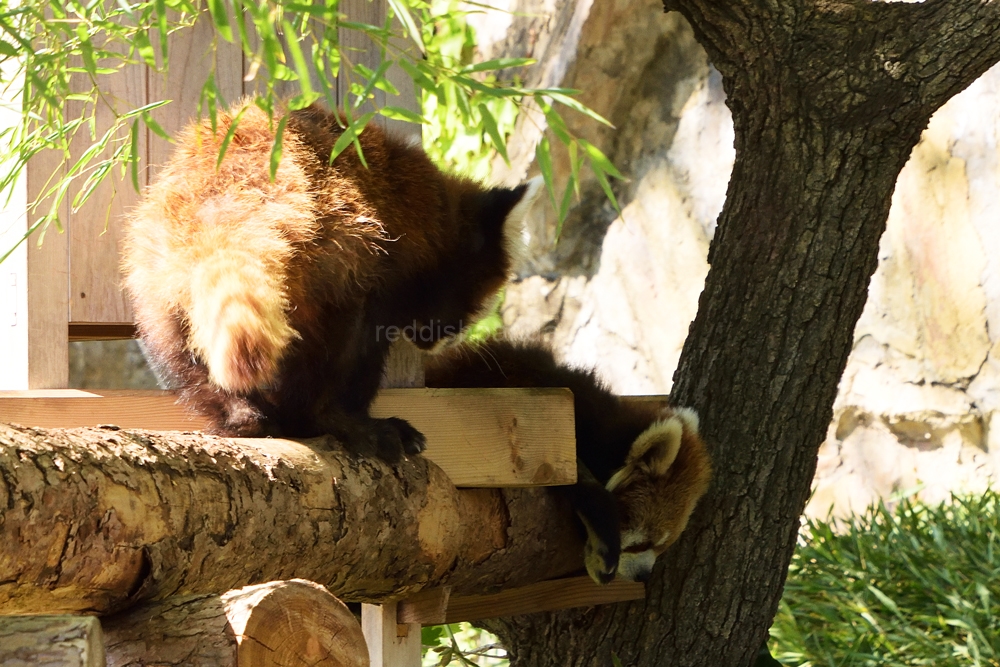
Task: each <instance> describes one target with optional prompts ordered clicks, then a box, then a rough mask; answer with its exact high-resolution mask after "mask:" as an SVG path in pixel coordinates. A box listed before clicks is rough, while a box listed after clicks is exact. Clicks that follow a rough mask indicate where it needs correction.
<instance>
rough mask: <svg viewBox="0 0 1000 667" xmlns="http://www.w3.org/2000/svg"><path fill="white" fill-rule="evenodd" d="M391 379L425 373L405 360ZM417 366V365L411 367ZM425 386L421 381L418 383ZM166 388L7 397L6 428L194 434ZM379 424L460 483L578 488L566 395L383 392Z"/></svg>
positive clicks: (2, 406) (377, 407) (197, 424)
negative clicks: (397, 429) (416, 432)
mask: <svg viewBox="0 0 1000 667" xmlns="http://www.w3.org/2000/svg"><path fill="white" fill-rule="evenodd" d="M390 361H398V362H399V363H396V364H393V365H392V366H390V367H389V368H390V371H391V377H390V378H387V379H388V380H390V381H394V382H399V383H402V382H404V380H403V379H401V376H402V377H405V376H408V375H412V374H413V373H415V372H416V370H415V368H418V367H419V366H417V362H419V357H417V360H416V361H413V360H412V359H408V358H407V357H406V356H405V354H403V353H400V354H398V355H396V356H395V357H393V358H392V359H390ZM407 362H409V363H407ZM418 381H420V380H419V378H418V379H417V380H414V382H418ZM176 400H177V397H176V395H175V394H173V393H171V392H167V391H137V390H118V391H115V390H101V391H81V390H78V389H53V390H44V391H2V392H0V422H13V423H17V424H27V425H31V426H41V427H45V428H76V427H79V426H98V425H101V424H114V425H116V426H118V427H120V428H136V429H140V428H141V429H150V430H157V431H195V430H199V429H202V428H204V426H205V422H204V420H203V419H201V418H200V417H198V416H196V415H192V414H191V413H189V412H188V411H186V410H185V409H184V408H183V407H182V406H180V405H178V404H177V403H176ZM371 413H372V415H373V416H375V417H402V418H404V419H406V420H408V421H409V422H410V423H411V424H413V425H414V426H415V427H417V428H418V429H420V431H421V432H423V434H424V435H425V436H427V451H426V452H425V453H424V455H425V456H426V457H427V458H429V459H430V460H432V461H434V462H435V463H437V464H438V465H439V466H441V468H442V469H443V470H444V471H445V472H446V473H447V474H448V476H449V477H450V478H451V480H452V482H453V483H454V484H455V485H456V486H467V487H490V488H493V487H500V486H537V485H545V486H555V485H558V484H572V483H573V482H575V481H576V437H575V432H574V427H573V394H572V393H570V391H569V390H568V389H383V390H382V391H381V392H380V393H379V395H378V397H376V399H375V403H374V405H372V409H371Z"/></svg>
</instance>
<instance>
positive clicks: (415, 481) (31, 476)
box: [0, 424, 583, 615]
mask: <svg viewBox="0 0 1000 667" xmlns="http://www.w3.org/2000/svg"><path fill="white" fill-rule="evenodd" d="M0 535H2V536H3V540H4V546H3V548H2V549H0V608H2V609H3V610H4V613H7V614H18V613H44V614H51V613H60V612H94V613H97V614H102V615H103V614H108V613H111V612H114V611H118V610H121V609H126V608H128V607H130V606H133V605H135V604H136V603H138V602H140V601H143V600H162V599H165V598H168V597H170V596H173V595H186V594H197V593H224V592H225V591H228V590H231V589H234V588H239V587H241V586H245V585H248V584H254V583H261V582H266V581H273V580H278V579H290V578H293V577H300V578H305V579H309V580H311V581H315V582H317V583H320V584H322V585H325V586H326V587H327V588H328V589H329V590H330V592H331V593H333V594H334V595H336V596H338V597H340V598H342V599H344V600H348V601H352V600H353V601H364V602H380V601H382V600H385V599H387V598H398V597H403V596H405V595H406V594H407V593H411V592H415V591H417V590H420V589H422V588H424V587H429V586H435V585H450V586H451V587H452V590H453V591H458V592H464V593H470V594H471V593H483V592H487V591H489V590H495V589H500V588H506V587H513V586H518V585H523V584H527V583H533V582H535V581H539V580H541V579H546V578H550V577H552V576H558V575H559V574H564V573H567V572H569V571H573V570H575V569H577V568H580V567H582V560H583V557H582V545H581V544H580V542H579V536H578V535H577V532H576V527H575V524H574V523H573V521H572V518H571V514H570V511H569V508H568V507H566V506H565V505H564V504H563V503H561V502H560V501H558V500H557V499H556V498H555V496H554V495H553V494H550V493H547V492H546V490H545V489H537V488H536V489H505V490H499V489H497V490H492V489H467V490H458V489H455V487H454V486H453V485H452V484H451V482H450V481H449V479H448V478H447V476H446V475H445V474H444V472H442V471H441V469H440V468H438V467H437V466H436V465H434V464H433V463H431V462H430V461H428V460H427V459H425V458H423V457H412V458H411V459H410V460H405V461H403V462H401V463H400V464H398V465H396V466H392V467H390V466H388V465H386V464H384V463H382V462H381V461H375V460H370V459H364V458H359V457H356V456H351V455H350V454H348V453H347V452H345V451H344V450H343V449H342V448H340V447H339V446H336V445H335V444H333V443H331V442H329V441H327V440H325V439H317V440H314V441H310V442H309V443H299V442H293V441H290V440H270V439H226V438H217V437H213V436H206V435H201V434H198V433H177V432H170V433H161V432H139V431H125V430H117V427H114V428H113V429H108V428H105V429H101V428H89V429H39V428H27V427H19V426H10V425H5V424H0Z"/></svg>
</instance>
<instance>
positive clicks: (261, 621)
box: [103, 579, 369, 667]
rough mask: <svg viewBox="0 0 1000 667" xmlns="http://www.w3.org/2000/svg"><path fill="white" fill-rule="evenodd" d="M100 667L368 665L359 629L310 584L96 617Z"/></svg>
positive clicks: (250, 589)
mask: <svg viewBox="0 0 1000 667" xmlns="http://www.w3.org/2000/svg"><path fill="white" fill-rule="evenodd" d="M103 625H104V634H105V638H106V639H105V641H106V650H107V656H108V667H143V666H145V665H152V664H156V665H181V664H183V665H192V666H196V665H205V666H206V667H208V666H211V667H237V666H238V667H279V666H285V665H288V666H291V665H296V666H299V665H315V666H316V667H368V664H369V663H368V649H367V647H366V646H365V640H364V635H363V634H362V632H361V624H360V622H359V621H358V619H357V618H355V616H354V615H353V614H352V613H351V612H350V610H348V608H347V606H346V605H344V603H342V602H341V601H340V600H338V599H337V598H335V597H334V596H333V595H331V594H330V592H329V591H327V590H326V589H325V588H323V587H322V586H320V585H318V584H314V583H312V582H310V581H304V580H302V579H293V580H291V581H272V582H270V583H266V584H259V585H256V586H247V587H245V588H241V589H239V590H235V591H230V592H228V593H225V594H223V595H221V596H217V595H203V596H186V597H179V598H170V599H168V600H164V601H162V602H157V603H151V604H146V605H142V606H140V607H137V608H134V609H130V610H129V611H128V612H125V613H123V614H119V615H117V616H114V617H111V618H107V619H104V621H103Z"/></svg>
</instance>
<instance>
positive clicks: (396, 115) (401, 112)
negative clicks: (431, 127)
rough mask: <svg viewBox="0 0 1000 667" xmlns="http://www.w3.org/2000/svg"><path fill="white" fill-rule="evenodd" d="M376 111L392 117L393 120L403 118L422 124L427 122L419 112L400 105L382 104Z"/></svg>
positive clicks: (408, 121) (409, 121)
mask: <svg viewBox="0 0 1000 667" xmlns="http://www.w3.org/2000/svg"><path fill="white" fill-rule="evenodd" d="M378 112H379V113H380V114H381V115H383V116H385V117H386V118H392V119H393V120H403V121H406V122H407V123H419V124H422V125H425V124H427V122H428V121H427V119H426V118H424V117H423V116H421V115H420V114H418V113H416V112H414V111H410V110H409V109H404V108H402V107H394V106H384V107H382V108H381V109H379V110H378Z"/></svg>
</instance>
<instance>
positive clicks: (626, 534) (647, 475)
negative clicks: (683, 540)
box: [606, 408, 712, 581]
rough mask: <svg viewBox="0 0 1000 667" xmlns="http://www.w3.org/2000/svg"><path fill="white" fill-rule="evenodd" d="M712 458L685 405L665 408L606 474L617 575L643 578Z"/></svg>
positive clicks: (673, 533)
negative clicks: (615, 518) (614, 513)
mask: <svg viewBox="0 0 1000 667" xmlns="http://www.w3.org/2000/svg"><path fill="white" fill-rule="evenodd" d="M711 476H712V464H711V460H710V459H709V456H708V452H707V450H706V447H705V443H704V442H703V441H702V440H701V437H700V436H699V435H698V415H697V414H696V413H695V412H694V410H691V409H690V408H664V409H663V410H661V411H660V419H659V420H658V421H656V422H654V423H653V424H652V425H650V426H649V428H647V429H646V430H645V431H643V433H642V434H640V435H639V437H637V438H636V439H635V441H634V442H633V443H632V446H631V448H630V449H629V453H628V455H627V457H626V459H625V464H624V465H623V466H622V467H621V468H620V469H619V470H618V471H616V472H615V473H614V474H613V475H612V476H611V479H609V480H608V482H607V484H606V488H607V490H608V491H610V492H611V493H612V495H613V496H614V497H615V501H616V504H617V506H618V513H619V519H620V522H621V557H620V559H619V562H618V576H620V577H622V578H624V579H631V580H633V581H645V580H646V579H647V578H648V577H649V574H650V572H651V571H652V569H653V564H654V563H655V561H656V558H657V557H658V556H659V555H660V554H662V553H663V552H664V551H666V549H667V547H669V546H670V545H671V544H673V543H674V542H675V541H676V540H677V538H678V537H679V536H680V534H681V532H682V531H683V530H684V528H685V527H686V526H687V523H688V519H689V518H690V516H691V512H692V511H694V507H695V505H696V504H697V503H698V500H699V499H700V498H701V497H702V496H703V495H704V494H705V491H706V490H708V484H709V481H710V479H711Z"/></svg>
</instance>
